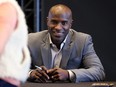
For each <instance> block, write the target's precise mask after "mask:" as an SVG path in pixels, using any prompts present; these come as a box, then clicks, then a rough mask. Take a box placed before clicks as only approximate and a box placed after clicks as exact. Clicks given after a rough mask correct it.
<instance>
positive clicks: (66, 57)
mask: <svg viewBox="0 0 116 87" xmlns="http://www.w3.org/2000/svg"><path fill="white" fill-rule="evenodd" d="M71 34H72V32H69V35H68V37H67V40H66V43H65V45H64V48H63V51H62V60H61V64H60V67H61V68H64V69H65V68H66V66H67V63H68V60H69V57H70V54H71V51H72V44H73V43H72V40H73V39H72V38H73V37H72V35H71Z"/></svg>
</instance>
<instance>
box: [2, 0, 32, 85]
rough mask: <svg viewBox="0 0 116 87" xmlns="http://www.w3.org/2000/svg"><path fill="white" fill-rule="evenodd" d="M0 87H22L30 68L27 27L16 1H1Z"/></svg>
mask: <svg viewBox="0 0 116 87" xmlns="http://www.w3.org/2000/svg"><path fill="white" fill-rule="evenodd" d="M0 37H1V38H0V87H20V85H21V82H25V81H26V79H27V77H28V72H29V68H30V54H29V50H28V48H27V37H28V32H27V25H26V21H25V16H24V13H23V12H22V10H21V8H20V6H19V5H18V3H17V2H16V1H15V0H0Z"/></svg>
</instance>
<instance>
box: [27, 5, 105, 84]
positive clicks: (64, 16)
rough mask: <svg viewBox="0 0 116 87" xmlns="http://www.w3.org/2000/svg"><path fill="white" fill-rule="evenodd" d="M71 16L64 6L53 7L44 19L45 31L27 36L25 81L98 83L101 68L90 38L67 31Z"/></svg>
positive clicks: (102, 69)
mask: <svg viewBox="0 0 116 87" xmlns="http://www.w3.org/2000/svg"><path fill="white" fill-rule="evenodd" d="M72 21H73V20H72V12H71V10H70V8H68V7H67V6H65V5H62V4H58V5H55V6H53V7H52V8H51V9H50V11H49V14H48V17H47V26H48V30H44V31H41V32H37V33H31V34H29V42H28V45H29V50H30V53H31V57H32V70H31V71H30V75H29V80H30V81H39V82H48V81H52V82H56V81H62V82H63V81H69V82H84V81H100V80H103V79H104V77H105V73H104V68H103V66H102V64H101V62H100V59H99V58H98V56H97V55H96V53H95V50H94V47H93V43H92V38H91V36H90V35H88V34H85V33H81V32H77V31H75V30H73V29H71V26H72Z"/></svg>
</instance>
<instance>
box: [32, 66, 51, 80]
mask: <svg viewBox="0 0 116 87" xmlns="http://www.w3.org/2000/svg"><path fill="white" fill-rule="evenodd" d="M41 68H42V70H40V69H35V70H33V71H32V72H31V73H30V78H31V79H33V80H38V81H39V82H46V81H47V80H48V79H49V76H48V75H47V69H46V67H45V66H41Z"/></svg>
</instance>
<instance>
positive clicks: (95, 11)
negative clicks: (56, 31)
mask: <svg viewBox="0 0 116 87" xmlns="http://www.w3.org/2000/svg"><path fill="white" fill-rule="evenodd" d="M55 4H65V5H67V6H68V7H70V8H71V9H72V12H73V20H74V21H73V26H72V28H73V29H75V30H76V31H80V32H85V33H88V34H90V35H91V36H92V37H93V43H94V48H95V50H96V53H97V55H98V56H99V58H100V59H101V62H102V64H103V66H104V68H105V72H106V80H108V81H116V68H115V66H116V62H115V61H116V46H115V45H116V39H115V38H116V34H115V33H116V30H115V29H116V0H41V7H40V9H41V10H40V13H41V17H40V26H41V29H40V30H45V29H47V27H46V17H47V14H48V11H49V9H50V7H51V6H53V5H55ZM27 22H28V25H30V24H31V25H32V24H33V23H32V21H27ZM31 31H33V30H31Z"/></svg>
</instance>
